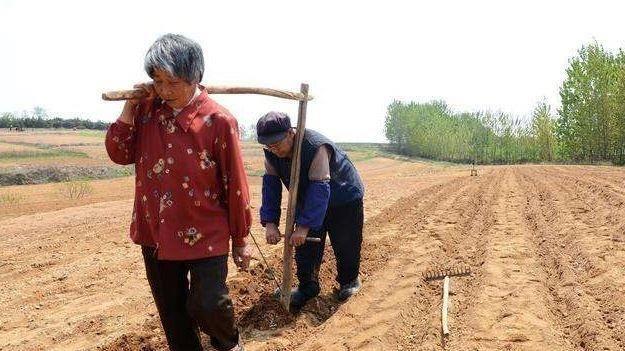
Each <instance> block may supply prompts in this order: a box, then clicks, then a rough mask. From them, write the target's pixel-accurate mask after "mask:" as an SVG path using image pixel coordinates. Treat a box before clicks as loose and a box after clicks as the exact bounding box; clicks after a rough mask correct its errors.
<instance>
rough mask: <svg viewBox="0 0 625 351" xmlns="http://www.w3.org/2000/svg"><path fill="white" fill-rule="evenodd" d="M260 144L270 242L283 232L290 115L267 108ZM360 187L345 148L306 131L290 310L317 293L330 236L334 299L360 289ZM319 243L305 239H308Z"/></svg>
mask: <svg viewBox="0 0 625 351" xmlns="http://www.w3.org/2000/svg"><path fill="white" fill-rule="evenodd" d="M256 132H257V135H258V142H259V143H261V144H264V145H265V175H264V176H263V188H262V206H261V209H260V219H261V223H262V224H263V225H264V226H265V228H266V239H267V242H268V243H269V244H274V245H275V244H277V243H278V242H279V241H280V237H281V236H282V234H281V233H280V230H279V229H278V224H279V222H280V202H281V198H282V197H281V196H282V186H281V184H280V183H281V182H282V183H283V184H284V185H285V186H286V187H287V188H288V187H289V181H290V179H289V178H290V174H291V173H290V170H291V157H292V154H293V146H294V136H295V130H294V129H293V128H291V120H290V119H289V116H287V115H286V114H284V113H280V112H269V113H268V114H266V115H264V116H263V117H261V118H260V119H259V120H258V123H257V125H256ZM363 196H364V186H363V184H362V181H361V180H360V176H359V174H358V171H357V170H356V168H355V167H354V165H353V164H352V162H351V161H350V160H349V158H348V157H347V155H346V154H345V152H343V150H341V149H340V148H339V147H338V146H337V145H336V144H334V143H333V142H332V141H330V140H329V139H328V138H326V137H325V136H323V135H321V134H320V133H317V132H315V131H313V130H309V129H307V130H306V131H305V133H304V140H303V143H302V153H301V170H300V180H299V192H298V199H297V205H296V220H295V222H296V227H295V230H294V232H293V234H292V235H291V242H290V243H291V244H292V245H294V246H296V251H295V261H296V263H297V278H298V280H299V286H298V288H297V289H295V290H293V292H292V295H291V308H292V309H293V310H299V309H301V308H302V307H303V306H304V304H305V303H306V301H308V300H310V299H311V298H313V297H315V296H317V295H318V294H319V292H320V286H319V268H320V266H321V259H322V257H323V251H324V247H325V238H326V233H329V235H330V241H331V243H332V249H333V250H334V255H335V256H336V268H337V273H338V274H337V277H336V280H337V282H338V283H339V285H340V289H339V292H338V299H339V300H340V301H345V300H347V299H348V298H349V297H350V296H352V295H354V294H355V293H356V292H358V290H359V289H360V287H361V282H360V279H359V277H358V274H359V268H360V247H361V243H362V227H363V204H362V199H363ZM307 236H312V237H317V238H320V239H321V243H320V244H319V243H314V242H306V237H307Z"/></svg>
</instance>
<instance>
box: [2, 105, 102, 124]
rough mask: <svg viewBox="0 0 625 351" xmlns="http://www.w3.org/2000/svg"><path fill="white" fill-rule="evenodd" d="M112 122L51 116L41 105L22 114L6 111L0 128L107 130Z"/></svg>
mask: <svg viewBox="0 0 625 351" xmlns="http://www.w3.org/2000/svg"><path fill="white" fill-rule="evenodd" d="M109 124H110V123H108V122H103V121H96V122H94V121H91V120H88V119H82V118H77V117H76V118H63V117H59V116H55V117H51V116H49V115H48V113H47V112H46V111H45V110H44V109H43V108H41V107H35V108H34V109H33V110H32V111H24V112H22V113H21V114H20V115H17V114H15V113H11V112H5V113H2V114H1V115H0V128H12V129H17V130H20V129H26V128H68V129H74V128H76V129H96V130H106V129H107V128H108V126H109Z"/></svg>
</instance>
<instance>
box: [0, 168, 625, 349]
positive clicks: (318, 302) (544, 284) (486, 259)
mask: <svg viewBox="0 0 625 351" xmlns="http://www.w3.org/2000/svg"><path fill="white" fill-rule="evenodd" d="M356 166H357V168H359V170H360V171H361V174H362V175H363V178H364V180H365V183H366V186H367V196H366V198H365V211H366V223H365V229H364V238H365V239H364V246H363V258H362V270H361V271H362V280H363V289H362V290H361V292H360V293H359V294H358V295H356V296H354V297H353V298H352V299H350V300H349V301H348V302H347V303H344V304H339V303H338V302H337V301H336V299H335V297H334V292H333V290H334V288H335V283H334V269H333V265H334V258H333V256H332V250H331V249H330V248H329V247H328V248H327V252H326V256H325V259H324V260H325V262H324V266H323V271H322V273H321V276H322V283H323V289H322V293H321V295H320V297H318V298H316V299H314V300H312V301H311V302H309V304H308V305H307V306H306V307H305V308H304V310H303V311H302V312H301V313H300V314H297V315H289V314H286V313H284V312H283V311H282V310H281V308H280V307H279V306H278V304H277V303H276V302H275V301H274V300H273V299H272V297H271V293H272V292H273V290H274V289H275V284H274V282H273V281H272V280H271V279H270V271H275V272H277V273H279V271H280V267H281V259H282V258H281V245H280V246H272V247H269V246H268V245H266V244H264V235H263V232H262V230H261V228H260V227H259V226H258V224H255V226H254V229H253V234H254V235H255V237H256V238H257V239H258V241H259V242H260V246H261V249H262V250H263V252H264V253H265V255H266V256H267V257H268V260H269V265H270V267H265V266H264V264H263V263H262V262H261V261H260V256H259V255H258V253H256V256H257V258H258V259H257V260H254V262H253V268H252V269H251V270H250V271H249V272H237V271H236V269H235V268H234V267H231V269H230V276H229V279H228V284H229V286H230V293H231V297H232V298H233V300H234V302H235V308H236V313H237V316H238V320H239V325H240V328H241V330H242V335H243V339H244V341H245V345H246V349H247V350H253V351H254V350H315V351H318V350H442V349H445V350H625V183H624V182H625V173H624V172H623V171H622V169H621V168H616V167H594V166H498V167H485V168H480V169H479V172H478V173H479V174H478V176H477V177H472V176H470V172H469V169H468V167H459V166H454V167H450V166H441V165H434V164H428V163H410V162H401V161H397V160H391V159H385V158H374V159H370V160H366V161H361V162H358V163H357V164H356ZM111 182H113V181H111ZM114 182H115V183H107V182H104V181H100V182H98V183H94V184H95V185H94V187H96V190H95V191H94V194H95V195H94V197H93V198H92V199H91V200H89V201H84V202H80V203H70V202H67V203H64V202H62V201H58V198H57V200H56V201H54V202H53V203H51V204H46V201H45V197H43V196H41V195H37V194H35V193H33V195H32V196H33V198H35V197H36V201H34V200H33V201H32V206H37V208H39V207H41V208H42V210H41V211H33V209H32V208H31V207H30V205H29V204H30V203H31V202H28V201H29V200H28V199H29V197H26V198H25V200H24V202H23V203H22V204H21V206H22V207H21V209H20V210H19V211H23V213H21V212H19V211H17V210H12V211H11V212H10V215H9V214H8V212H7V215H6V216H0V218H2V219H0V233H2V236H1V237H0V281H1V282H2V284H0V306H1V310H2V313H1V314H0V349H2V350H97V349H100V350H166V349H167V348H166V345H165V342H164V337H163V333H162V330H161V328H160V324H159V320H158V315H157V314H156V309H155V307H154V303H153V301H152V298H151V296H150V293H149V289H148V285H147V281H146V279H145V273H144V271H143V262H142V260H141V254H140V250H139V248H138V247H136V246H135V245H133V244H132V243H130V241H129V239H127V234H126V233H127V226H128V223H129V220H130V214H131V206H132V200H131V199H132V182H131V181H122V180H116V181H114ZM112 184H114V187H116V188H115V189H110V188H109V191H108V192H100V191H98V190H97V189H99V188H100V187H103V188H104V189H106V187H107V186H109V187H110V186H111V185H112ZM251 186H252V189H251V191H252V194H253V201H254V207H255V210H254V211H257V209H258V205H259V194H260V181H259V178H258V177H252V178H251ZM11 189H12V190H11V191H14V192H17V191H20V188H19V187H12V188H11ZM25 189H27V188H25ZM46 189H47V188H46V187H45V186H41V187H40V188H38V190H39V191H43V192H45V191H47V190H46ZM24 191H25V190H24ZM50 191H52V190H50ZM98 194H99V195H98ZM111 194H117V198H111ZM0 209H2V211H5V209H4V208H1V207H0ZM459 265H464V266H468V267H470V269H471V274H470V275H469V276H462V277H452V278H451V297H450V298H451V306H450V311H449V313H450V315H449V326H450V330H451V333H450V334H449V335H448V336H446V337H443V336H442V333H441V287H442V281H440V280H434V281H425V280H424V279H423V274H424V273H425V272H426V271H427V270H429V269H431V268H434V267H439V266H444V267H453V266H459ZM278 278H280V277H279V274H278ZM207 349H210V348H208V347H207Z"/></svg>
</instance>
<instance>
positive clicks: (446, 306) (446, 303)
mask: <svg viewBox="0 0 625 351" xmlns="http://www.w3.org/2000/svg"><path fill="white" fill-rule="evenodd" d="M448 309H449V277H445V281H444V282H443V309H442V311H441V322H442V324H443V335H448V334H449V325H447V310H448Z"/></svg>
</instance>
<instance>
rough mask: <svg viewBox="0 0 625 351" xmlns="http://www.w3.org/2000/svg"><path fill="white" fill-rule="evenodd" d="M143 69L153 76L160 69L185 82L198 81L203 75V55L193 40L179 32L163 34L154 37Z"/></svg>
mask: <svg viewBox="0 0 625 351" xmlns="http://www.w3.org/2000/svg"><path fill="white" fill-rule="evenodd" d="M144 67H145V71H146V72H147V74H148V76H150V78H154V71H155V70H157V69H162V70H165V71H167V72H169V74H171V75H173V76H174V77H178V78H180V79H184V80H185V81H186V82H187V83H190V84H193V83H199V82H201V81H202V76H203V75H204V55H203V54H202V48H201V47H200V45H199V44H198V43H196V42H195V41H193V40H191V39H189V38H186V37H184V36H182V35H179V34H165V35H163V36H162V37H160V38H158V39H156V41H155V42H154V44H152V46H151V47H150V48H149V49H148V52H147V53H146V54H145V63H144Z"/></svg>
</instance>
